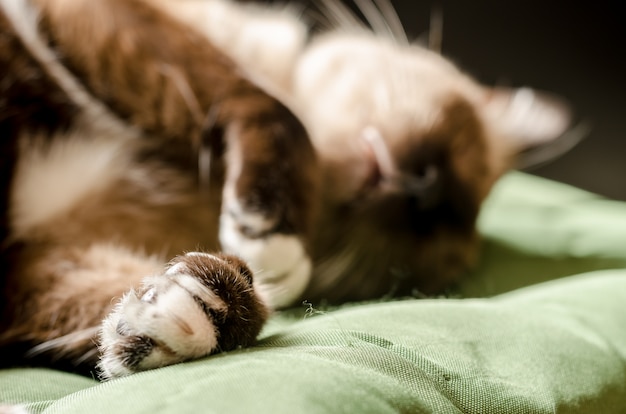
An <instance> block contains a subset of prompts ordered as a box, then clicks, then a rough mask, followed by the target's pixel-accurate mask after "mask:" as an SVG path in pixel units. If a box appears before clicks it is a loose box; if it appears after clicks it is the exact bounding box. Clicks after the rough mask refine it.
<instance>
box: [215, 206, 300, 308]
mask: <svg viewBox="0 0 626 414" xmlns="http://www.w3.org/2000/svg"><path fill="white" fill-rule="evenodd" d="M273 226H274V222H273V221H271V220H268V219H266V218H264V217H263V216H262V215H261V214H258V213H252V212H244V211H242V210H241V209H240V208H230V209H228V210H227V212H225V213H223V214H222V215H221V218H220V233H219V236H220V242H221V244H222V249H223V250H224V251H225V252H227V253H230V254H236V255H237V256H240V257H241V258H243V259H244V260H246V262H247V263H248V265H249V266H250V268H251V269H253V270H254V272H255V279H254V284H255V287H256V289H257V291H258V292H259V295H260V296H261V297H262V298H263V300H264V301H265V302H266V303H267V304H268V305H269V306H270V307H272V308H283V307H286V306H289V305H292V304H294V303H295V301H296V300H297V299H298V298H299V297H300V296H301V295H302V293H303V292H304V290H305V289H306V287H307V286H308V284H309V280H310V277H311V268H312V264H311V258H310V257H309V255H308V253H307V251H306V249H305V247H304V244H303V242H302V240H301V239H300V238H299V237H298V236H295V235H292V234H282V233H274V232H271V229H272V228H273Z"/></svg>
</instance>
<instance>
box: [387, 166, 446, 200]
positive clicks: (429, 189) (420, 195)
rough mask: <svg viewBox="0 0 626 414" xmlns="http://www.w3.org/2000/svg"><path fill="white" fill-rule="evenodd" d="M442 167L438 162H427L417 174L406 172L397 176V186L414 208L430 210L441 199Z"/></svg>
mask: <svg viewBox="0 0 626 414" xmlns="http://www.w3.org/2000/svg"><path fill="white" fill-rule="evenodd" d="M441 175H442V174H441V169H440V168H439V166H437V165H436V164H434V163H433V164H427V165H425V166H423V167H421V168H419V169H418V170H417V172H416V173H415V174H404V175H402V176H400V177H397V178H396V179H397V180H398V183H397V184H396V186H397V187H400V188H401V189H402V192H403V193H404V194H406V196H407V197H408V199H409V202H410V203H411V207H412V209H413V210H429V209H432V208H435V207H436V206H437V205H438V204H439V202H440V201H441V196H442V190H443V188H442V177H441Z"/></svg>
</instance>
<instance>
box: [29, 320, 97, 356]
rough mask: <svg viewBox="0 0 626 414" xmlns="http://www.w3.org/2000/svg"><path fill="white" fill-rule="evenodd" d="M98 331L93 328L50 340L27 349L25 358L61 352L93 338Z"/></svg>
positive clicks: (95, 327)
mask: <svg viewBox="0 0 626 414" xmlns="http://www.w3.org/2000/svg"><path fill="white" fill-rule="evenodd" d="M98 329H99V328H98V327H97V326H94V327H91V328H86V329H81V330H79V331H76V332H72V333H69V334H67V335H63V336H60V337H58V338H54V339H51V340H49V341H46V342H43V343H41V344H39V345H36V346H34V347H32V348H31V349H29V350H28V352H27V353H26V356H27V357H34V356H37V355H41V354H44V353H46V352H50V351H56V352H58V351H62V350H63V349H64V348H66V349H69V348H71V346H72V345H74V344H77V343H80V342H84V341H88V340H91V339H93V338H95V336H96V334H97V333H98ZM94 349H95V346H94Z"/></svg>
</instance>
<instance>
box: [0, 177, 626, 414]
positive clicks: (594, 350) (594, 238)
mask: <svg viewBox="0 0 626 414" xmlns="http://www.w3.org/2000/svg"><path fill="white" fill-rule="evenodd" d="M480 227H481V230H482V231H483V233H484V234H485V237H486V239H487V240H486V242H485V246H484V247H485V249H484V255H483V257H482V260H481V263H480V264H479V266H478V268H477V269H476V270H475V271H474V272H472V274H471V275H469V276H468V278H467V280H466V281H465V282H464V283H463V284H461V285H460V286H459V290H458V294H459V295H464V296H474V297H478V296H491V295H493V294H496V293H501V292H506V291H509V290H511V289H513V288H517V287H520V286H524V285H531V286H528V287H526V288H521V289H517V290H514V291H510V292H508V293H503V294H500V295H497V296H494V297H490V298H473V299H472V298H465V299H430V300H404V301H396V302H384V303H369V304H351V305H347V306H344V307H343V308H340V309H336V310H332V311H329V312H318V311H315V310H314V309H313V308H310V307H301V308H297V309H294V310H291V311H288V312H283V313H281V314H277V315H275V316H274V317H273V318H272V320H271V321H270V323H269V325H268V326H267V328H266V330H265V331H264V333H263V335H262V339H261V341H260V343H259V345H258V346H256V347H254V348H251V349H244V350H240V351H236V352H231V353H228V354H222V355H217V356H213V357H210V358H206V359H203V360H199V361H195V362H190V363H185V364H180V365H175V366H171V367H167V368H163V369H159V370H154V371H150V372H145V373H141V374H137V375H133V376H130V377H127V378H122V379H119V380H114V381H110V382H107V383H102V384H100V383H98V382H96V381H94V380H92V379H88V378H83V377H78V376H75V375H70V374H65V373H61V372H56V371H51V370H43V369H14V370H4V371H0V403H2V402H5V403H23V404H25V405H27V407H28V408H29V409H30V410H31V411H32V412H46V413H55V412H59V413H61V412H62V413H85V412H115V413H122V412H123V413H132V412H150V413H153V412H166V413H167V412H171V413H182V412H206V413H213V412H214V413H249V412H257V413H264V412H271V413H298V412H304V413H329V412H355V413H387V412H389V413H395V412H410V413H420V412H425V413H430V412H436V413H455V412H459V413H544V412H545V413H553V412H555V411H556V412H559V413H561V412H562V413H596V412H597V413H623V412H626V398H625V396H626V329H624V327H625V326H626V312H624V304H626V270H620V268H626V204H624V203H618V202H612V201H608V200H605V199H602V198H600V197H597V196H593V195H591V194H588V193H585V192H583V191H579V190H576V189H572V188H570V187H567V186H564V185H560V184H556V183H553V182H550V181H546V180H542V179H539V178H535V177H531V176H528V175H524V174H519V173H514V174H510V175H508V176H507V177H505V179H503V180H502V182H501V183H500V184H498V186H497V188H496V189H495V191H494V193H493V196H492V197H491V198H490V200H489V201H488V203H487V205H486V206H485V210H484V214H483V215H482V216H481V219H480ZM607 268H615V269H616V270H604V271H594V272H589V271H592V270H597V269H607ZM583 272H589V273H586V274H580V275H575V276H570V275H574V274H577V273H583ZM565 276H570V277H565ZM549 279H555V280H551V281H547V282H545V283H538V282H541V281H545V280H549Z"/></svg>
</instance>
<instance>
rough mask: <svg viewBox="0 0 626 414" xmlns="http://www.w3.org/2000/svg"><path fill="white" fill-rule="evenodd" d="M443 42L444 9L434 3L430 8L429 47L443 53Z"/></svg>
mask: <svg viewBox="0 0 626 414" xmlns="http://www.w3.org/2000/svg"><path fill="white" fill-rule="evenodd" d="M442 43H443V11H442V9H441V6H439V5H437V4H436V5H433V7H432V9H431V10H430V28H429V31H428V49H430V50H432V51H433V52H437V53H438V54H441V51H442Z"/></svg>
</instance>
